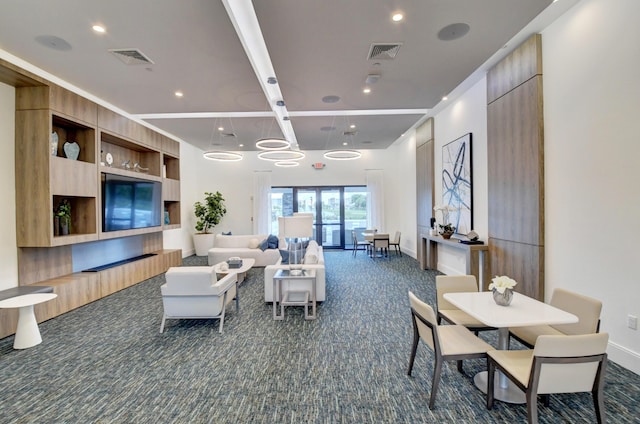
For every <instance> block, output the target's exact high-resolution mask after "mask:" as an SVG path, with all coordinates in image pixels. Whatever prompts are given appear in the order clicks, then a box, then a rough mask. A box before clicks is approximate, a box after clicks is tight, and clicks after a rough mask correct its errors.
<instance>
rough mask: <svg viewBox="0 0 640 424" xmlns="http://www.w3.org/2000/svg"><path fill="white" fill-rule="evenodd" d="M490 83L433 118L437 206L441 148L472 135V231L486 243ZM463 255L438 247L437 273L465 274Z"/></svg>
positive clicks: (483, 83) (480, 85) (479, 84)
mask: <svg viewBox="0 0 640 424" xmlns="http://www.w3.org/2000/svg"><path fill="white" fill-rule="evenodd" d="M486 85H487V80H486V78H482V79H481V80H480V81H478V82H477V83H476V84H475V85H473V86H472V87H471V88H470V89H469V90H467V91H466V92H465V93H464V94H463V95H461V96H460V97H459V98H458V99H456V100H455V101H454V102H453V103H452V104H451V105H450V106H448V107H447V108H446V109H443V110H442V112H440V113H438V114H437V115H436V116H435V117H434V126H433V129H434V141H435V145H434V163H435V166H434V168H435V178H434V181H435V190H434V192H435V203H436V204H439V203H442V201H441V199H442V177H441V176H442V146H443V145H445V144H447V143H449V142H451V141H454V140H456V139H457V138H460V137H462V136H463V135H465V134H467V133H471V134H472V141H471V151H472V163H473V167H472V174H473V180H472V184H473V229H474V230H475V231H476V232H477V233H478V234H479V235H480V239H482V240H486V239H487V234H488V228H489V218H488V216H487V210H488V206H487V88H486ZM465 267H466V263H465V258H464V254H463V253H462V252H461V251H460V250H457V249H451V248H447V247H446V246H438V269H439V270H440V271H442V272H444V273H445V274H452V275H457V274H464V273H465V272H466V268H465Z"/></svg>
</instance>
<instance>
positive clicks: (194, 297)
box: [160, 266, 239, 333]
mask: <svg viewBox="0 0 640 424" xmlns="http://www.w3.org/2000/svg"><path fill="white" fill-rule="evenodd" d="M165 279H166V281H167V282H166V283H165V284H163V285H162V286H161V287H160V291H161V292H162V305H163V307H164V313H163V315H162V323H161V324H160V332H161V333H162V332H163V331H164V324H165V321H166V320H168V319H203V318H219V319H220V329H219V331H220V333H222V328H223V326H224V316H225V311H226V306H227V305H228V304H229V303H231V302H232V301H233V299H234V298H235V299H236V310H238V307H239V303H238V301H239V299H238V294H237V293H238V289H237V281H238V279H237V275H236V273H233V272H231V273H229V274H227V275H226V276H224V277H223V278H221V279H220V280H218V278H217V275H216V272H215V270H214V269H213V267H210V266H185V267H171V268H169V269H168V270H167V272H166V274H165Z"/></svg>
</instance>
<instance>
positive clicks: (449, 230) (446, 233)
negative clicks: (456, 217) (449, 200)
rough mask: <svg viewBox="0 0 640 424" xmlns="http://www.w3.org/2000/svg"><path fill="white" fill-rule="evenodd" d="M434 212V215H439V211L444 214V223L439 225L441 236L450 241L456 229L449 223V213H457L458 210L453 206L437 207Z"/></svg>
mask: <svg viewBox="0 0 640 424" xmlns="http://www.w3.org/2000/svg"><path fill="white" fill-rule="evenodd" d="M433 210H434V212H435V213H434V215H437V213H438V211H440V213H441V214H442V222H441V223H438V224H437V226H438V229H439V233H440V235H441V236H442V238H444V239H447V240H448V239H450V238H451V236H452V235H453V234H454V233H455V232H456V227H455V226H454V225H453V224H452V223H451V221H449V213H450V212H454V211H456V208H454V207H453V206H451V205H436V206H434V208H433ZM436 218H437V217H436ZM436 222H437V220H436Z"/></svg>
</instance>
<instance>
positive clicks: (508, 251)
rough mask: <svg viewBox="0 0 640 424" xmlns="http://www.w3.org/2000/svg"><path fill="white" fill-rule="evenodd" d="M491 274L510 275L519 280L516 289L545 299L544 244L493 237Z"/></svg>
mask: <svg viewBox="0 0 640 424" xmlns="http://www.w3.org/2000/svg"><path fill="white" fill-rule="evenodd" d="M489 254H490V255H491V269H492V271H494V272H492V273H491V275H492V276H493V275H508V276H509V277H511V278H513V279H514V280H516V281H517V282H518V285H517V286H516V291H517V292H519V293H523V294H525V295H527V296H530V297H533V298H534V299H539V300H544V284H542V283H543V282H544V246H533V245H530V244H524V243H517V242H512V241H507V240H498V239H491V243H489Z"/></svg>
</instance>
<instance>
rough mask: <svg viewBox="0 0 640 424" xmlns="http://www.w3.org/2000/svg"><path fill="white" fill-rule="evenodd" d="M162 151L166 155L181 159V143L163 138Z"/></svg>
mask: <svg viewBox="0 0 640 424" xmlns="http://www.w3.org/2000/svg"><path fill="white" fill-rule="evenodd" d="M162 151H163V152H165V153H169V154H170V155H171V156H175V157H176V158H179V157H180V143H179V142H177V141H175V140H172V139H170V138H169V137H166V136H163V137H162Z"/></svg>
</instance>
